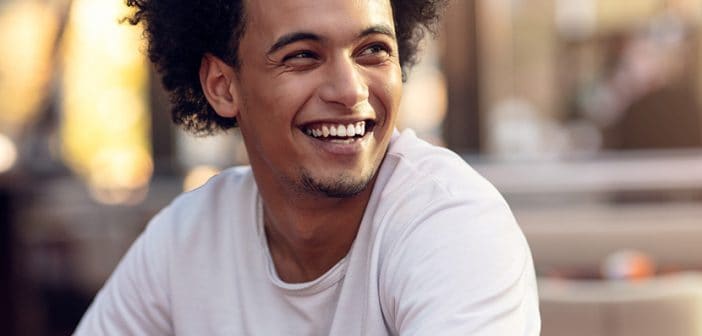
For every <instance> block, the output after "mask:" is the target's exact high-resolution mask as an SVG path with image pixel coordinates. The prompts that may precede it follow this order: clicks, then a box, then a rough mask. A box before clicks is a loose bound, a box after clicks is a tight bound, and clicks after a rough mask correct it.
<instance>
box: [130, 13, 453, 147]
mask: <svg viewBox="0 0 702 336" xmlns="http://www.w3.org/2000/svg"><path fill="white" fill-rule="evenodd" d="M126 1H127V5H128V6H131V7H134V8H135V9H136V12H135V14H134V16H132V17H131V18H130V19H129V22H130V23H132V24H138V23H140V22H141V23H143V24H144V29H145V34H144V35H145V37H146V38H147V40H148V55H149V58H150V59H151V61H152V62H153V63H154V64H155V65H156V68H157V70H158V71H159V73H160V74H161V75H162V81H163V84H164V87H165V88H166V90H168V91H169V93H170V96H171V102H172V104H173V110H172V117H173V121H174V122H175V123H177V124H180V125H182V126H183V127H184V128H185V129H186V130H188V131H190V132H193V133H195V134H199V135H205V134H211V133H215V132H218V131H221V130H227V129H230V128H232V127H235V126H236V119H234V118H222V117H221V116H219V115H218V114H217V113H215V111H214V110H213V109H212V107H211V106H210V105H209V104H208V102H207V99H206V98H205V96H204V95H203V92H202V88H201V86H200V79H199V76H198V69H199V67H200V62H201V59H202V57H203V55H204V54H205V53H211V54H213V55H215V56H217V57H219V58H220V59H222V60H225V61H227V62H229V63H230V64H231V65H233V66H238V65H239V63H240V59H239V54H238V51H239V39H240V38H241V36H242V34H243V33H244V31H245V30H246V25H247V19H246V18H247V15H246V8H245V7H246V6H245V3H246V1H244V0H202V1H190V0H126ZM249 2H251V1H249ZM389 2H390V4H391V6H392V9H393V17H394V22H395V31H396V35H397V44H398V48H399V50H398V52H399V55H400V63H401V65H402V70H403V75H404V76H405V77H406V75H407V72H408V71H409V68H411V66H412V65H413V64H414V63H415V62H416V55H417V50H418V44H419V42H420V40H421V39H422V38H423V36H424V29H428V30H429V31H433V25H434V24H435V23H436V22H437V20H438V16H439V14H440V11H441V9H442V8H443V7H444V6H445V4H446V2H447V0H390V1H389ZM252 3H255V1H253V2H252Z"/></svg>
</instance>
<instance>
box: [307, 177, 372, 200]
mask: <svg viewBox="0 0 702 336" xmlns="http://www.w3.org/2000/svg"><path fill="white" fill-rule="evenodd" d="M372 177H373V174H368V175H367V176H365V175H364V176H351V175H348V174H341V175H337V176H334V177H328V178H324V179H322V178H315V177H313V176H311V175H310V174H302V183H301V184H302V189H303V191H304V192H307V193H310V192H311V193H315V194H322V195H324V196H326V197H331V198H349V197H353V196H356V195H358V194H360V193H361V192H363V191H364V190H366V188H367V187H368V185H369V184H370V180H371V178H372Z"/></svg>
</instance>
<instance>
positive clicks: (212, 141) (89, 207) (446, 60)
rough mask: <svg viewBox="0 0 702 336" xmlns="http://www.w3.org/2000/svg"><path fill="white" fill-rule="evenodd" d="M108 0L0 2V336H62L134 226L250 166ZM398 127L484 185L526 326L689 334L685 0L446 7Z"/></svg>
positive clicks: (697, 302) (692, 307)
mask: <svg viewBox="0 0 702 336" xmlns="http://www.w3.org/2000/svg"><path fill="white" fill-rule="evenodd" d="M127 13H128V11H127V9H126V8H125V7H124V6H123V5H122V1H107V0H0V302H3V304H0V334H3V335H69V334H70V333H71V331H72V330H73V328H74V327H75V325H76V324H77V322H78V320H79V319H80V317H81V316H82V314H83V312H84V311H85V309H86V308H87V305H88V304H89V303H90V301H91V300H92V297H93V296H94V294H95V292H96V291H97V290H98V289H99V288H100V287H101V285H102V284H103V282H104V281H105V279H106V278H107V277H108V276H109V274H110V272H111V271H112V270H113V268H114V267H115V265H116V263H117V262H118V261H119V259H120V257H121V256H122V254H123V253H124V252H125V251H126V249H127V248H128V247H129V245H130V244H131V242H132V241H133V240H134V239H135V237H136V236H137V235H138V234H139V232H141V230H142V229H143V228H144V225H146V223H147V222H148V220H149V219H150V218H151V217H152V216H153V215H154V214H155V213H156V212H157V211H158V210H159V209H160V208H161V207H163V206H164V205H166V204H168V202H170V200H171V199H172V198H173V197H175V196H176V195H178V194H179V193H181V192H183V191H187V190H190V189H192V188H195V187H197V186H198V185H200V184H201V183H203V181H205V180H206V179H207V178H209V177H210V176H212V175H213V174H216V173H217V172H218V171H219V170H221V169H223V168H225V167H228V166H231V165H236V164H245V163H246V155H245V153H244V150H243V147H242V146H243V144H242V141H241V138H240V136H239V135H238V134H237V132H236V131H233V132H231V133H229V134H224V135H220V136H216V137H210V138H194V137H191V136H189V135H187V134H184V133H183V132H182V131H180V130H178V129H177V128H175V127H173V126H172V125H171V122H170V116H169V106H168V98H167V96H166V95H165V93H164V92H163V89H162V88H161V86H160V83H159V80H158V77H157V76H156V75H155V74H154V72H153V70H152V68H151V67H150V65H149V64H148V62H147V61H146V59H145V56H144V54H143V50H144V44H143V41H142V39H141V38H140V37H141V33H140V31H139V29H138V28H134V27H131V26H129V25H127V24H119V22H118V21H119V18H121V17H123V16H124V15H126V14H127ZM424 50H425V53H424V56H423V61H422V63H421V64H419V65H418V66H417V67H416V68H415V69H414V70H413V72H412V74H411V75H410V81H409V82H408V83H407V85H406V88H405V96H404V98H403V99H404V102H403V111H402V112H401V113H402V114H401V117H400V125H399V127H400V128H405V127H411V128H413V129H415V130H416V131H417V133H418V134H419V135H420V136H421V137H423V138H425V139H427V140H429V141H431V142H433V143H436V144H439V145H443V146H446V147H448V148H451V149H453V150H454V151H456V152H458V153H459V154H460V155H462V156H463V157H464V158H465V160H466V161H468V162H469V163H470V164H471V165H473V166H474V167H475V168H476V169H477V170H478V171H479V172H481V173H482V174H483V175H485V176H486V177H487V178H488V179H489V180H491V181H492V182H493V183H494V184H495V185H496V186H497V187H498V189H500V190H501V191H502V192H503V194H504V195H505V197H506V198H507V200H508V201H509V203H510V204H511V206H512V208H513V211H514V213H515V215H516V217H517V219H518V221H519V222H520V225H521V226H522V228H523V230H524V232H525V234H526V236H527V239H528V240H529V242H530V245H531V247H532V252H533V255H534V259H535V264H536V270H537V274H538V277H539V278H538V279H539V291H540V296H541V309H542V319H543V333H542V334H543V335H545V336H551V335H558V336H561V335H569V336H573V335H575V336H577V335H637V336H641V335H644V336H645V335H666V336H676V335H702V53H701V52H702V2H700V1H699V0H529V1H526V0H475V1H472V0H456V1H453V4H452V6H451V8H450V10H449V11H448V12H447V14H446V17H445V20H444V22H443V25H442V29H441V34H440V36H439V38H438V39H437V40H434V41H428V42H427V43H426V44H425V45H424Z"/></svg>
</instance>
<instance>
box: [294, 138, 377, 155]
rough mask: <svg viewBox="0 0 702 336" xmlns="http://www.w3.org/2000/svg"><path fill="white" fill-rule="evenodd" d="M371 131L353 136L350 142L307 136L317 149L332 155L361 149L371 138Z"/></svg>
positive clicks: (347, 153) (355, 151)
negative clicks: (357, 136)
mask: <svg viewBox="0 0 702 336" xmlns="http://www.w3.org/2000/svg"><path fill="white" fill-rule="evenodd" d="M372 135H373V132H368V133H366V134H364V135H363V137H361V138H354V139H353V141H350V142H335V141H331V140H321V139H317V138H313V137H310V136H307V135H306V136H307V138H309V139H311V140H312V141H313V143H314V145H315V146H317V147H318V148H319V149H321V150H323V151H324V152H327V153H329V154H333V155H354V154H358V153H360V152H361V151H362V150H363V147H365V146H366V144H367V143H368V141H370V139H371V138H372Z"/></svg>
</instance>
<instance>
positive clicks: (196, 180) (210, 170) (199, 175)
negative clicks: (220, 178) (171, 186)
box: [183, 166, 220, 191]
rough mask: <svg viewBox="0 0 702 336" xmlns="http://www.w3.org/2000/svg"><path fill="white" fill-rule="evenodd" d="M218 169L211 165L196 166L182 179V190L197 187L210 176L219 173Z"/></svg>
mask: <svg viewBox="0 0 702 336" xmlns="http://www.w3.org/2000/svg"><path fill="white" fill-rule="evenodd" d="M219 171H220V170H219V169H218V168H215V167H212V166H197V167H195V168H193V169H191V170H190V171H189V172H188V174H187V175H186V176H185V179H184V180H183V191H191V190H194V189H197V188H199V187H200V186H202V185H203V184H205V182H207V180H209V179H210V178H211V177H212V176H215V175H217V174H219Z"/></svg>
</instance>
